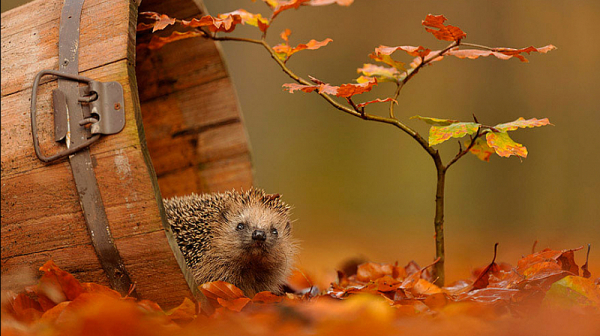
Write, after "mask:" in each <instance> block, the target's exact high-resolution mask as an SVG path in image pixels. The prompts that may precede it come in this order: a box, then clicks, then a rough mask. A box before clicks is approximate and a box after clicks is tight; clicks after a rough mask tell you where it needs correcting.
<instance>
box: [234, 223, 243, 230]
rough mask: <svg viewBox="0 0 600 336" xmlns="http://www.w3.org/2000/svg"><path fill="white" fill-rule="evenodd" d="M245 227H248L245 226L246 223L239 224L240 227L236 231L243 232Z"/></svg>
mask: <svg viewBox="0 0 600 336" xmlns="http://www.w3.org/2000/svg"><path fill="white" fill-rule="evenodd" d="M245 227H246V225H245V224H244V223H239V224H238V225H237V226H236V227H235V229H236V230H238V231H241V230H243V229H244V228H245Z"/></svg>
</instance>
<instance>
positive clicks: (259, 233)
mask: <svg viewBox="0 0 600 336" xmlns="http://www.w3.org/2000/svg"><path fill="white" fill-rule="evenodd" d="M252 240H256V241H259V242H263V241H265V240H267V234H266V233H265V231H263V230H254V232H252Z"/></svg>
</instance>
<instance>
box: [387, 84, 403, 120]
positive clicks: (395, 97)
mask: <svg viewBox="0 0 600 336" xmlns="http://www.w3.org/2000/svg"><path fill="white" fill-rule="evenodd" d="M402 86H404V83H402V82H400V83H397V84H396V92H394V98H392V101H391V102H390V118H392V119H396V117H395V116H394V104H396V103H397V101H398V96H399V95H400V90H402Z"/></svg>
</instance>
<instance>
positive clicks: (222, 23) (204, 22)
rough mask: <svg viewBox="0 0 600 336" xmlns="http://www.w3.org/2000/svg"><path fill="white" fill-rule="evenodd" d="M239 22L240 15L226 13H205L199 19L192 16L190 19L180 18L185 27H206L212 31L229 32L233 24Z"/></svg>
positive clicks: (240, 21)
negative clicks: (218, 15)
mask: <svg viewBox="0 0 600 336" xmlns="http://www.w3.org/2000/svg"><path fill="white" fill-rule="evenodd" d="M240 23H242V17H241V16H240V15H237V14H228V15H223V16H221V17H213V16H210V15H205V16H203V17H201V18H200V19H196V18H193V19H192V20H191V21H186V20H181V24H182V25H184V26H186V27H192V28H197V27H208V29H209V30H210V31H211V32H213V33H216V32H225V33H230V32H232V31H233V30H234V29H235V26H236V25H237V24H240Z"/></svg>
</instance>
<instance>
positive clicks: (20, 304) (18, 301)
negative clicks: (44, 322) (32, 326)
mask: <svg viewBox="0 0 600 336" xmlns="http://www.w3.org/2000/svg"><path fill="white" fill-rule="evenodd" d="M8 302H9V303H10V305H11V307H12V310H13V311H14V316H15V318H16V319H18V320H20V321H23V322H26V323H31V322H33V321H35V320H37V319H39V318H40V317H41V316H42V314H43V309H42V306H41V305H40V304H39V303H38V302H37V301H35V300H33V299H32V298H30V297H29V296H27V295H26V294H23V293H21V294H19V295H17V296H16V297H15V298H14V299H13V300H9V301H8Z"/></svg>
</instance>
